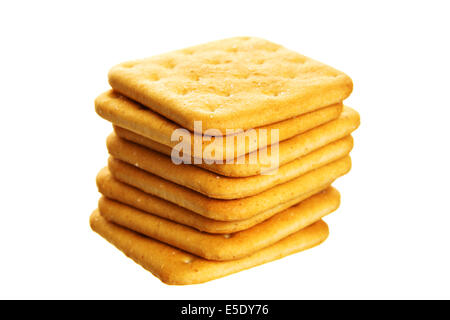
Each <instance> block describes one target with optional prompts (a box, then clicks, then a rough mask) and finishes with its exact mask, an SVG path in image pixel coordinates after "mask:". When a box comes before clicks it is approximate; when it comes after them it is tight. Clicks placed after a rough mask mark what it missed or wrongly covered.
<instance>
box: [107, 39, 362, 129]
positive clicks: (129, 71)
mask: <svg viewBox="0 0 450 320" xmlns="http://www.w3.org/2000/svg"><path fill="white" fill-rule="evenodd" d="M108 78H109V83H110V85H111V86H112V87H113V89H115V90H116V91H118V92H120V93H121V94H123V95H125V96H127V97H130V98H131V99H133V100H135V101H138V102H139V103H141V104H143V105H145V106H146V107H148V108H150V109H152V110H153V111H155V112H157V113H159V114H161V115H163V116H165V117H166V118H168V119H170V120H172V121H174V122H176V123H178V124H179V125H181V126H183V127H184V128H187V129H190V130H194V121H195V120H199V121H202V124H203V130H204V131H205V130H207V129H218V130H220V131H221V132H222V133H223V134H225V132H226V129H249V128H255V127H260V126H263V125H267V124H269V123H273V122H278V121H282V120H285V119H289V118H292V117H295V116H298V115H300V114H303V113H307V112H310V111H313V110H316V109H319V108H321V107H325V106H328V105H331V104H334V103H339V102H341V101H343V100H344V99H345V98H347V97H348V96H349V95H350V93H351V91H352V89H353V83H352V80H351V79H350V78H349V77H348V76H347V75H346V74H344V73H342V72H340V71H338V70H336V69H333V68H331V67H329V66H327V65H325V64H322V63H320V62H317V61H315V60H312V59H310V58H307V57H305V56H303V55H300V54H298V53H296V52H293V51H291V50H288V49H286V48H284V47H282V46H280V45H277V44H274V43H272V42H269V41H267V40H264V39H259V38H252V37H237V38H231V39H224V40H219V41H214V42H210V43H206V44H203V45H198V46H194V47H190V48H186V49H183V50H178V51H174V52H170V53H166V54H161V55H157V56H154V57H150V58H146V59H141V60H135V61H129V62H125V63H121V64H119V65H117V66H115V67H113V68H112V69H111V70H110V71H109V74H108Z"/></svg>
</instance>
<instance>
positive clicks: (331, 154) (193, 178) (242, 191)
mask: <svg viewBox="0 0 450 320" xmlns="http://www.w3.org/2000/svg"><path fill="white" fill-rule="evenodd" d="M107 146H108V151H109V153H110V155H111V156H113V157H114V158H115V159H118V160H121V161H124V162H126V163H128V164H131V165H134V166H136V167H138V168H140V169H142V170H145V171H147V172H149V173H152V174H154V175H157V176H159V177H161V178H163V179H166V180H169V181H172V182H174V183H177V184H179V185H182V186H184V187H187V188H190V189H192V190H195V191H197V192H200V193H202V194H204V195H206V196H208V197H210V198H217V199H237V198H244V197H248V196H252V195H255V194H258V193H260V192H263V191H265V190H268V189H270V188H272V187H274V186H276V185H279V184H281V183H284V182H287V181H289V180H292V179H294V178H296V177H299V176H301V175H302V174H305V173H307V172H309V171H311V170H314V169H317V168H319V167H321V166H323V165H326V164H328V163H330V162H333V161H335V160H338V159H340V158H343V157H344V156H346V155H348V154H349V153H350V151H351V149H352V147H353V139H352V137H351V136H347V137H345V138H343V139H340V140H338V141H335V142H332V143H330V144H327V145H326V146H324V147H322V148H320V149H317V150H315V151H313V152H310V153H308V154H307V155H305V156H303V157H300V158H298V159H295V160H294V161H291V162H289V163H287V164H285V165H283V166H281V167H280V168H278V170H277V171H276V172H273V174H265V175H256V176H250V177H242V178H230V177H226V176H220V175H217V174H215V173H213V172H211V171H208V170H205V169H202V168H200V167H198V166H195V165H190V164H181V165H176V164H174V163H173V162H172V160H171V159H170V157H168V156H166V155H163V154H161V153H158V152H156V151H153V150H151V149H148V148H145V147H141V146H139V145H137V144H135V143H132V142H128V141H127V140H124V139H121V138H119V137H117V136H116V135H114V134H111V135H110V136H109V137H108V139H107Z"/></svg>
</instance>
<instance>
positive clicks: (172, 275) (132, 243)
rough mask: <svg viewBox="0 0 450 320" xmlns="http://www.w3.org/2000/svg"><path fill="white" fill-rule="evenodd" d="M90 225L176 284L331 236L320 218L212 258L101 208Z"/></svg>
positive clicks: (232, 269)
mask: <svg viewBox="0 0 450 320" xmlns="http://www.w3.org/2000/svg"><path fill="white" fill-rule="evenodd" d="M90 225H91V228H92V229H93V230H94V231H95V232H97V233H98V234H100V235H101V236H102V237H103V238H105V239H106V240H107V241H109V242H110V243H112V244H113V245H114V246H116V247H117V248H118V249H119V250H121V251H122V252H123V253H124V254H125V255H126V256H128V257H129V258H131V259H133V260H134V261H135V262H136V263H138V264H140V265H141V266H142V267H143V268H145V269H147V270H148V271H150V272H151V273H153V274H154V275H155V276H156V277H158V278H159V279H160V280H161V281H162V282H164V283H167V284H174V285H186V284H196V283H202V282H206V281H210V280H213V279H217V278H220V277H223V276H226V275H229V274H232V273H235V272H239V271H242V270H245V269H249V268H252V267H255V266H257V265H261V264H263V263H266V262H270V261H273V260H276V259H280V258H282V257H285V256H287V255H290V254H293V253H296V252H299V251H302V250H306V249H309V248H311V247H314V246H316V245H318V244H320V243H322V242H323V241H325V239H326V238H327V237H328V226H327V224H326V223H325V222H323V221H322V220H320V221H318V222H316V223H314V224H313V225H311V226H309V227H307V228H305V229H302V230H300V231H298V232H295V233H293V234H291V235H290V236H288V237H286V238H284V239H282V240H280V241H278V242H277V243H275V244H273V245H271V246H269V247H266V248H264V249H262V250H260V251H257V252H255V253H253V254H251V255H250V256H247V257H245V258H242V259H238V260H231V261H209V260H206V259H203V258H200V257H197V256H194V255H192V254H189V253H186V252H184V251H181V250H179V249H176V248H174V247H171V246H169V245H166V244H164V243H162V242H159V241H156V240H153V239H151V238H148V237H144V236H142V235H139V234H137V233H135V232H133V231H130V230H127V229H125V228H122V227H120V226H118V225H116V224H113V223H111V222H108V221H107V220H106V219H105V218H103V217H102V216H101V215H100V213H99V212H98V210H96V211H94V212H93V213H92V215H91V217H90Z"/></svg>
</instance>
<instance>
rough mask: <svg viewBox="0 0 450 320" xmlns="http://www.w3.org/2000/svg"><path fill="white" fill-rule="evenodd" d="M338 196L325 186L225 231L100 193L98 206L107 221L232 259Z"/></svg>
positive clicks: (328, 206)
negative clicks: (242, 227)
mask: <svg viewBox="0 0 450 320" xmlns="http://www.w3.org/2000/svg"><path fill="white" fill-rule="evenodd" d="M339 200H340V196H339V192H338V191H337V190H336V189H334V188H328V189H326V190H325V191H323V192H320V193H318V194H316V195H314V196H312V197H310V198H308V199H306V200H304V201H302V202H300V203H299V204H297V205H295V206H292V207H290V208H288V209H286V210H284V211H282V212H280V213H277V214H276V215H274V216H273V217H271V218H269V219H267V220H266V221H264V222H262V223H260V224H258V225H256V226H254V227H252V228H250V229H247V230H243V231H240V232H236V233H232V234H225V235H224V234H211V233H205V232H200V231H198V230H195V229H193V228H190V227H187V226H185V225H182V224H179V223H176V222H172V221H169V220H166V219H163V218H160V217H158V216H154V215H152V214H148V213H145V212H143V211H140V210H137V209H134V208H132V207H129V206H127V205H124V204H121V203H119V202H116V201H113V200H109V199H107V198H104V197H103V198H101V199H100V201H99V205H98V209H99V211H100V214H101V215H102V216H103V217H104V218H106V219H107V220H108V221H110V222H113V223H115V224H118V225H120V226H122V227H125V228H127V229H130V230H133V231H136V232H138V233H141V234H143V235H145V236H148V237H150V238H152V239H155V240H158V241H161V242H164V243H167V244H169V245H171V246H174V247H176V248H179V249H181V250H184V251H186V252H189V253H192V254H195V255H197V256H200V257H202V258H205V259H208V260H234V259H239V258H244V257H245V256H248V255H250V254H252V253H254V252H256V251H258V250H261V249H263V248H265V247H267V246H270V245H272V244H274V243H275V242H277V241H279V240H281V239H283V238H285V237H287V236H288V235H290V234H292V233H294V232H297V231H299V230H301V229H303V228H306V227H307V226H309V225H311V224H313V223H314V222H316V221H318V220H320V219H321V218H323V217H324V216H325V215H327V214H330V213H331V212H333V211H334V210H336V209H337V208H338V207H339Z"/></svg>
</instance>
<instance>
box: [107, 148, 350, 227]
mask: <svg viewBox="0 0 450 320" xmlns="http://www.w3.org/2000/svg"><path fill="white" fill-rule="evenodd" d="M108 167H109V170H110V171H111V173H112V175H113V176H114V178H116V179H117V180H119V181H121V182H123V183H126V184H129V185H131V186H133V187H136V188H138V189H140V190H142V191H144V192H146V193H149V194H151V195H154V196H157V197H159V198H162V199H165V200H167V201H170V202H172V203H175V204H176V205H179V206H181V207H183V208H186V209H189V210H191V211H194V212H195V213H198V214H200V215H202V216H205V217H207V218H210V219H214V220H221V221H233V220H243V219H248V218H250V217H252V216H255V215H257V214H261V213H263V212H265V211H267V210H270V209H273V208H275V207H276V206H279V205H281V204H283V203H285V202H288V201H291V200H294V199H296V198H300V199H301V198H302V196H303V195H304V194H305V193H309V192H311V191H312V189H311V186H314V187H313V189H316V188H317V187H318V186H325V185H330V184H331V183H332V182H333V181H334V180H335V179H337V178H338V177H340V176H342V175H344V174H346V173H347V172H348V171H349V170H350V167H351V161H350V157H349V156H346V157H344V158H342V159H340V160H337V161H334V162H332V163H330V164H327V165H325V166H323V167H320V168H318V169H315V170H313V171H310V172H308V173H306V174H304V175H302V176H300V177H298V178H295V179H292V180H290V181H288V182H286V183H283V184H280V185H277V186H275V187H273V188H271V189H269V190H266V191H264V192H261V193H259V194H257V195H254V196H250V197H246V198H241V199H234V200H222V199H212V198H209V197H206V196H204V195H202V194H201V193H198V192H196V191H193V190H191V189H188V188H186V187H183V186H180V185H178V184H175V183H173V182H170V181H167V180H164V179H162V178H160V177H158V176H155V175H152V174H150V173H148V172H146V171H144V170H141V169H139V168H136V167H134V166H131V165H129V164H126V163H125V162H122V161H120V160H117V159H114V158H110V159H109V162H108ZM300 201H301V200H300ZM300 201H298V202H300ZM298 202H297V203H298ZM293 204H294V203H293ZM293 204H291V205H293ZM283 209H286V208H283ZM280 211H281V210H280ZM280 211H276V212H273V214H275V213H277V212H280Z"/></svg>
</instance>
